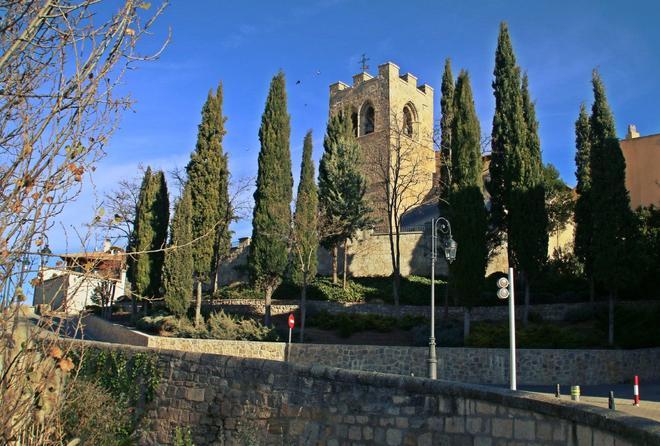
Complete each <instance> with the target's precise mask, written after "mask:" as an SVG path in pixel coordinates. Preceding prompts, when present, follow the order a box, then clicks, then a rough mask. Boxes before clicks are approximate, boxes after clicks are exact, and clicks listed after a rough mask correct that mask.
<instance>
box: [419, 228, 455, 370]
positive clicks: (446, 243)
mask: <svg viewBox="0 0 660 446" xmlns="http://www.w3.org/2000/svg"><path fill="white" fill-rule="evenodd" d="M438 231H440V234H442V238H443V240H442V250H443V251H444V254H445V259H447V262H448V263H451V262H453V261H454V260H455V259H456V250H457V249H458V243H456V241H455V240H454V239H453V238H452V236H451V224H450V223H449V220H447V219H446V218H444V217H438V218H434V219H433V220H431V336H430V337H429V359H428V360H427V362H428V364H429V378H431V379H436V377H437V368H438V358H437V356H436V354H435V262H436V260H437V258H438Z"/></svg>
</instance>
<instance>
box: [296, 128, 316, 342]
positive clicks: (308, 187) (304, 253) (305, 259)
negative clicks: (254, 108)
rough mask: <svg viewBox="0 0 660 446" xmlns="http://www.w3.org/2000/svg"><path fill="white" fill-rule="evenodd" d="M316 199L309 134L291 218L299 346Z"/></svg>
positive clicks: (312, 265) (312, 269) (312, 262)
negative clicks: (298, 288)
mask: <svg viewBox="0 0 660 446" xmlns="http://www.w3.org/2000/svg"><path fill="white" fill-rule="evenodd" d="M318 209H319V199H318V191H317V188H316V183H315V182H314V161H312V131H311V130H310V131H308V132H307V134H306V135H305V142H304V144H303V157H302V164H301V166H300V183H298V194H297V195H296V212H295V215H294V217H293V233H294V237H293V241H294V249H293V271H292V276H293V280H294V282H295V283H297V284H298V285H300V287H301V292H300V342H303V338H304V331H305V316H306V303H307V302H306V301H307V285H308V284H309V282H310V281H311V280H312V279H313V278H314V277H315V276H316V267H317V257H316V251H317V248H318V245H319V236H318Z"/></svg>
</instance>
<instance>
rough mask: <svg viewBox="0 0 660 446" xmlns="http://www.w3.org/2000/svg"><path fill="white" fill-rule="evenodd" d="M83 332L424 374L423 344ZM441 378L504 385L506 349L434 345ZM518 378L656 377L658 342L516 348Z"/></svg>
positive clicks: (97, 323)
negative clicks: (577, 347) (622, 346)
mask: <svg viewBox="0 0 660 446" xmlns="http://www.w3.org/2000/svg"><path fill="white" fill-rule="evenodd" d="M84 322H85V329H84V333H88V334H90V335H91V338H92V339H93V340H97V341H105V342H116V343H124V344H130V345H140V346H148V347H153V348H158V349H168V350H179V351H186V352H196V353H211V354H220V355H230V356H236V357H241V358H261V359H273V360H278V361H286V360H287V358H288V361H289V362H291V363H295V364H301V365H323V366H330V367H339V368H345V369H352V370H363V371H372V372H382V373H393V374H398V375H407V376H410V375H411V374H412V375H414V376H419V377H423V376H426V375H427V370H428V369H427V365H426V358H427V355H428V349H427V348H426V347H394V346H391V347H390V346H373V345H341V344H337V345H333V344H296V343H294V344H291V345H290V346H288V347H287V345H286V344H285V343H282V342H247V341H220V340H212V339H183V338H167V337H159V336H149V335H146V334H143V333H140V332H137V331H132V330H128V329H127V328H125V327H122V326H120V325H117V324H111V323H109V322H107V321H104V320H102V319H99V318H97V317H95V316H87V317H86V318H85V319H84ZM437 354H438V376H439V377H441V378H443V379H446V380H450V381H460V382H470V383H477V384H503V385H504V384H507V383H508V376H509V375H508V373H509V360H508V358H509V351H508V349H479V348H443V347H442V346H439V347H438V349H437ZM516 364H517V369H518V382H519V383H520V384H528V385H554V384H562V385H573V384H580V385H587V384H589V385H595V384H612V383H620V382H626V381H629V380H630V379H631V378H632V377H633V376H634V375H639V377H640V379H642V381H646V382H649V381H656V380H658V379H659V378H660V348H655V349H640V350H543V349H518V350H517V361H516Z"/></svg>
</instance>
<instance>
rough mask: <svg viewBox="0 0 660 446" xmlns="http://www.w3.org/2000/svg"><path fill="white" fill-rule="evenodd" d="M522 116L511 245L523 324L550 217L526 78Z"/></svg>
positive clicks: (543, 254) (544, 254)
mask: <svg viewBox="0 0 660 446" xmlns="http://www.w3.org/2000/svg"><path fill="white" fill-rule="evenodd" d="M521 96H522V102H523V116H524V119H525V128H526V144H525V146H524V147H523V149H524V150H521V151H520V152H514V153H519V159H520V162H519V164H518V165H519V173H518V175H519V177H518V178H519V179H520V181H519V182H518V183H517V184H516V185H515V187H514V188H513V190H512V192H511V193H512V194H513V196H515V197H517V198H516V199H515V200H511V203H510V205H509V208H510V211H509V217H510V220H509V222H510V224H509V232H508V235H509V244H510V251H511V252H513V254H514V261H515V263H516V264H517V266H518V268H519V270H520V272H521V273H522V276H523V279H524V286H525V295H524V302H525V306H524V312H523V323H524V324H525V325H526V324H527V321H528V316H529V300H530V286H531V282H532V281H533V280H534V279H535V277H536V276H537V275H538V274H539V273H540V272H541V269H542V267H543V265H544V264H545V261H546V258H547V256H548V214H547V211H546V207H545V187H544V184H543V163H542V161H541V144H540V140H539V136H538V122H537V120H536V111H535V109H534V103H533V102H532V100H531V97H530V94H529V86H528V80H527V75H525V76H523V79H522V92H521Z"/></svg>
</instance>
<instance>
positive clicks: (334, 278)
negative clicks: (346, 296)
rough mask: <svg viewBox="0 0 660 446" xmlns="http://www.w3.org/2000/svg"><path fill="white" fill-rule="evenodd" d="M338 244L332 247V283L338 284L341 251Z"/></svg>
mask: <svg viewBox="0 0 660 446" xmlns="http://www.w3.org/2000/svg"><path fill="white" fill-rule="evenodd" d="M337 251H339V248H338V247H337V245H335V246H333V247H332V284H333V285H337V257H338V255H339V253H338V252H337Z"/></svg>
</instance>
